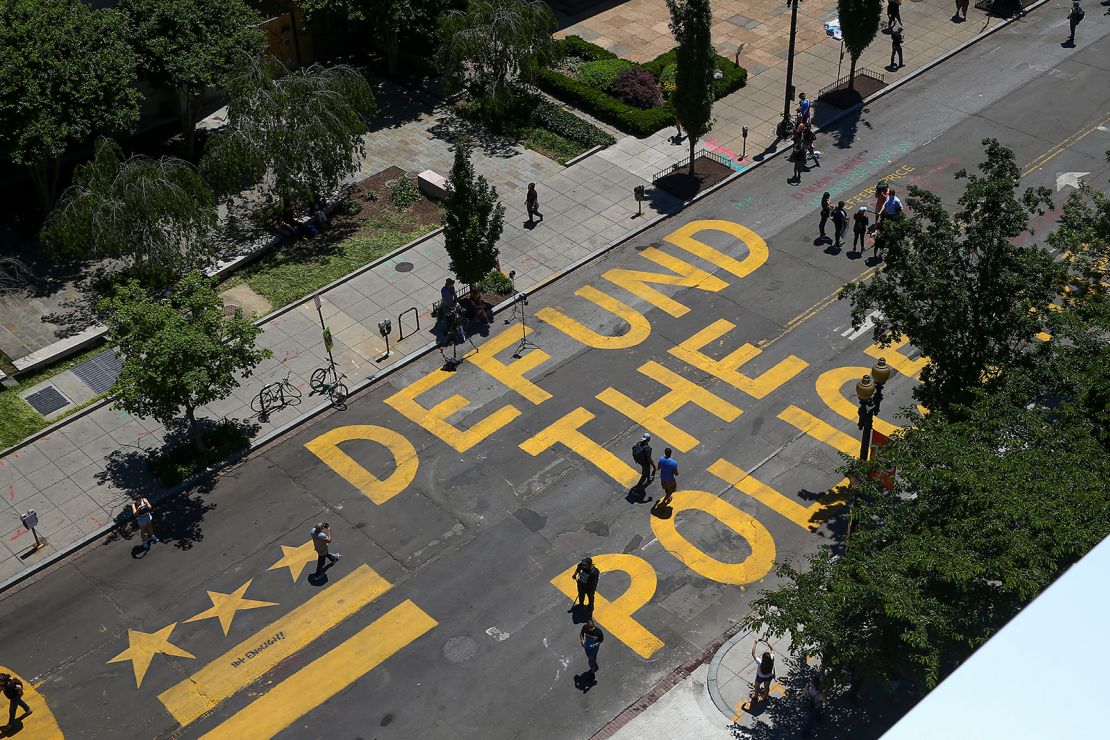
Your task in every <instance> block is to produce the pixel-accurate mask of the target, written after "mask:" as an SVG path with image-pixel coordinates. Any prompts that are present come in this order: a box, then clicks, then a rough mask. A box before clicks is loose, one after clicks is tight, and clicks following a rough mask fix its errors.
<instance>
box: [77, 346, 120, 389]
mask: <svg viewBox="0 0 1110 740" xmlns="http://www.w3.org/2000/svg"><path fill="white" fill-rule="evenodd" d="M122 366H123V360H121V359H120V357H119V355H117V354H116V351H115V350H114V349H110V350H108V351H107V352H102V353H101V354H99V355H97V356H96V357H94V358H92V359H91V360H85V361H84V362H82V363H81V364H80V365H74V366H73V367H72V368H71V369H72V370H73V374H74V375H76V376H77V377H78V378H80V379H81V380H83V381H84V382H85V385H87V386H88V387H90V388H92V389H93V390H94V391H96V392H97V393H107V392H108V391H109V390H111V388H112V386H113V385H114V384H115V382H116V378H117V377H119V371H120V368H121V367H122Z"/></svg>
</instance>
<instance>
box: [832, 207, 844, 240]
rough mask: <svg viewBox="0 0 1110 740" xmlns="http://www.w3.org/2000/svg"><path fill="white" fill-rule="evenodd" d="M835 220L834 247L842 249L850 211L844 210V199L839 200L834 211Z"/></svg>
mask: <svg viewBox="0 0 1110 740" xmlns="http://www.w3.org/2000/svg"><path fill="white" fill-rule="evenodd" d="M832 222H833V248H834V249H840V246H841V240H842V239H843V238H844V232H845V231H847V230H848V211H846V210H844V201H838V202H837V204H836V208H834V209H833V212H832Z"/></svg>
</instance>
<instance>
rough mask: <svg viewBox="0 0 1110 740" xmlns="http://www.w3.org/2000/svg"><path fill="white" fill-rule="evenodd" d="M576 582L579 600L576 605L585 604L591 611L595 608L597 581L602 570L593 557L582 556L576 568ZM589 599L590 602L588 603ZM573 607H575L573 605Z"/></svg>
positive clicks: (574, 576)
mask: <svg viewBox="0 0 1110 740" xmlns="http://www.w3.org/2000/svg"><path fill="white" fill-rule="evenodd" d="M572 577H573V578H574V582H575V583H577V584H578V600H577V601H575V602H574V605H575V606H579V605H581V606H584V607H586V608H587V609H589V610H590V611H593V609H594V592H595V591H597V581H598V579H599V578H601V571H600V570H598V569H597V566H596V565H594V561H593V558H582V561H581V562H580V563H578V565H577V566H575V568H574V575H573V576H572ZM587 599H589V602H590V603H588V604H587V603H586V600H587ZM571 608H572V609H573V608H574V607H571Z"/></svg>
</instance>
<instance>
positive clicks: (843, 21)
mask: <svg viewBox="0 0 1110 740" xmlns="http://www.w3.org/2000/svg"><path fill="white" fill-rule="evenodd" d="M836 9H837V11H838V12H839V14H840V15H839V16H838V17H839V18H840V34H841V36H843V38H844V48H845V49H847V50H848V55H849V56H851V58H852V67H851V69H850V70H849V71H848V89H849V90H855V81H856V62H857V61H859V56H860V54H862V53H863V50H864V49H866V48H867V47H868V46H870V45H871V42H872V41H874V40H875V36H877V35H878V33H879V23H880V21H882V17H883V0H836Z"/></svg>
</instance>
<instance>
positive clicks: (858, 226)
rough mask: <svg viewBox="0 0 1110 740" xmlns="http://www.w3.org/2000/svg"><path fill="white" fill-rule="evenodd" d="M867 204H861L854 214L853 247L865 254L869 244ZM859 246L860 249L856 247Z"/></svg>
mask: <svg viewBox="0 0 1110 740" xmlns="http://www.w3.org/2000/svg"><path fill="white" fill-rule="evenodd" d="M867 225H868V220H867V206H860V207H859V210H858V211H856V213H855V215H854V216H852V249H854V250H855V251H857V252H859V253H860V254H863V250H864V248H865V247H866V245H867V241H866V240H867ZM856 247H859V249H856Z"/></svg>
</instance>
